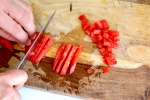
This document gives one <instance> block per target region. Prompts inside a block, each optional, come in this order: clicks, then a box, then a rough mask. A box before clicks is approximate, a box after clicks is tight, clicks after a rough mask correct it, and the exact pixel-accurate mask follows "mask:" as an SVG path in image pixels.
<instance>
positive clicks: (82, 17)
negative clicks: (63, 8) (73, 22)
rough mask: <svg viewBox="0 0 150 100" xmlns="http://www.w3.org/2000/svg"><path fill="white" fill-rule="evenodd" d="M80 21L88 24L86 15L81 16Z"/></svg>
mask: <svg viewBox="0 0 150 100" xmlns="http://www.w3.org/2000/svg"><path fill="white" fill-rule="evenodd" d="M79 19H80V20H81V21H82V22H88V19H87V17H86V16H85V15H81V16H79Z"/></svg>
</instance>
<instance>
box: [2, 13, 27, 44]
mask: <svg viewBox="0 0 150 100" xmlns="http://www.w3.org/2000/svg"><path fill="white" fill-rule="evenodd" d="M0 27H1V28H2V29H3V30H4V31H6V32H7V33H11V36H12V37H14V38H15V39H16V40H18V41H20V42H22V43H26V41H27V39H28V35H27V33H26V32H25V31H24V30H23V29H22V27H21V26H20V25H19V24H17V23H16V22H15V21H14V20H13V19H12V18H10V17H9V16H8V15H7V14H5V13H4V12H3V11H0Z"/></svg>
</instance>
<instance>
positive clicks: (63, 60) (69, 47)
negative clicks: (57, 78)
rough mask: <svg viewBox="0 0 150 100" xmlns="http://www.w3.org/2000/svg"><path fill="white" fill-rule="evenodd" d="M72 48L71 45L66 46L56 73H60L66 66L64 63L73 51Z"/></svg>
mask: <svg viewBox="0 0 150 100" xmlns="http://www.w3.org/2000/svg"><path fill="white" fill-rule="evenodd" d="M71 47H72V45H71V44H68V45H66V46H65V49H64V52H63V54H62V56H61V60H60V61H59V63H58V65H56V66H57V68H56V73H59V72H60V71H61V69H62V67H63V64H64V62H65V60H66V58H67V55H68V54H69V52H70V50H71Z"/></svg>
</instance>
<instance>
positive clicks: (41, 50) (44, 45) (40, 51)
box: [26, 35, 53, 64]
mask: <svg viewBox="0 0 150 100" xmlns="http://www.w3.org/2000/svg"><path fill="white" fill-rule="evenodd" d="M52 44H53V39H52V38H51V37H50V36H48V35H43V36H42V38H41V41H40V42H39V43H37V44H36V46H35V48H34V50H33V51H32V52H31V54H30V55H29V57H28V59H29V60H30V61H31V62H32V63H33V64H38V63H39V62H40V61H41V60H42V58H43V57H44V56H45V55H46V53H47V52H48V50H49V48H50V47H51V46H52ZM26 48H27V47H26Z"/></svg>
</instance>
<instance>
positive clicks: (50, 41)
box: [35, 39, 53, 64]
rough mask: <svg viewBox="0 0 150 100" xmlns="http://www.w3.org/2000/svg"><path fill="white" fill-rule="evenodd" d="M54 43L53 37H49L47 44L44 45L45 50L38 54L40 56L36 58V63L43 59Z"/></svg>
mask: <svg viewBox="0 0 150 100" xmlns="http://www.w3.org/2000/svg"><path fill="white" fill-rule="evenodd" d="M52 44H53V41H52V39H49V40H48V41H47V43H45V46H44V48H43V50H42V51H41V52H40V53H39V54H38V56H37V58H36V60H35V64H36V63H39V62H40V61H41V60H42V58H43V57H44V56H45V55H46V53H47V52H48V50H49V48H50V47H51V46H52Z"/></svg>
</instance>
